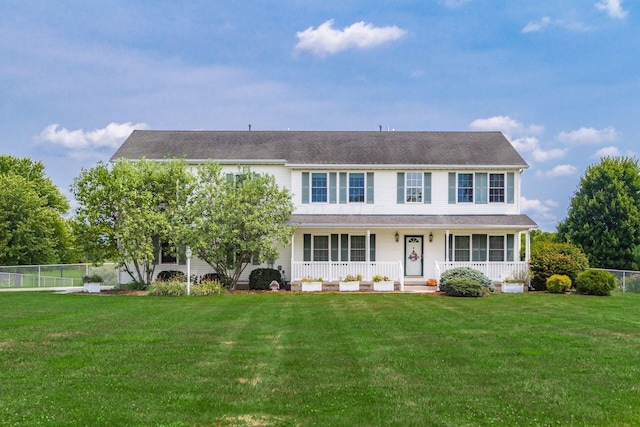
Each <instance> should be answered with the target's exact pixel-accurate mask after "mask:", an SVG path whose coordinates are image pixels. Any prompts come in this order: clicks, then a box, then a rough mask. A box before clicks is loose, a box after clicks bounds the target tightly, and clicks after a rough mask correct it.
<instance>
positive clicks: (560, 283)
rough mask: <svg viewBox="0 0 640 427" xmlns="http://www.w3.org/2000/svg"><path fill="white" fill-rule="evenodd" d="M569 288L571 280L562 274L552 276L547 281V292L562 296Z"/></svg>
mask: <svg viewBox="0 0 640 427" xmlns="http://www.w3.org/2000/svg"><path fill="white" fill-rule="evenodd" d="M570 287H571V279H570V278H569V276H565V275H564V274H554V275H553V276H551V277H549V278H548V279H547V292H551V293H552V294H563V293H565V292H567V290H569V288H570Z"/></svg>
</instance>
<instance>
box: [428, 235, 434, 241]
mask: <svg viewBox="0 0 640 427" xmlns="http://www.w3.org/2000/svg"><path fill="white" fill-rule="evenodd" d="M429 242H433V233H429Z"/></svg>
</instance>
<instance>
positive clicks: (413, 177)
mask: <svg viewBox="0 0 640 427" xmlns="http://www.w3.org/2000/svg"><path fill="white" fill-rule="evenodd" d="M405 178H406V183H405V187H404V188H405V192H406V198H405V200H406V201H407V203H422V172H407V173H406V174H405Z"/></svg>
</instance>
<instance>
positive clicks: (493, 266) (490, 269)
mask: <svg viewBox="0 0 640 427" xmlns="http://www.w3.org/2000/svg"><path fill="white" fill-rule="evenodd" d="M458 267H469V268H473V269H474V270H478V271H480V272H482V273H483V274H484V275H485V276H487V277H488V278H489V279H491V280H493V281H499V280H502V279H505V278H507V277H511V278H513V277H514V276H515V275H518V274H519V273H522V272H525V271H527V270H529V263H528V262H522V261H513V262H493V261H492V262H438V261H436V274H437V275H438V280H439V279H440V275H441V274H442V273H444V272H445V271H447V270H451V269H452V268H458Z"/></svg>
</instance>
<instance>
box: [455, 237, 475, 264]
mask: <svg viewBox="0 0 640 427" xmlns="http://www.w3.org/2000/svg"><path fill="white" fill-rule="evenodd" d="M454 242H455V243H454V245H455V246H454V261H470V260H471V238H470V236H455V240H454Z"/></svg>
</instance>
